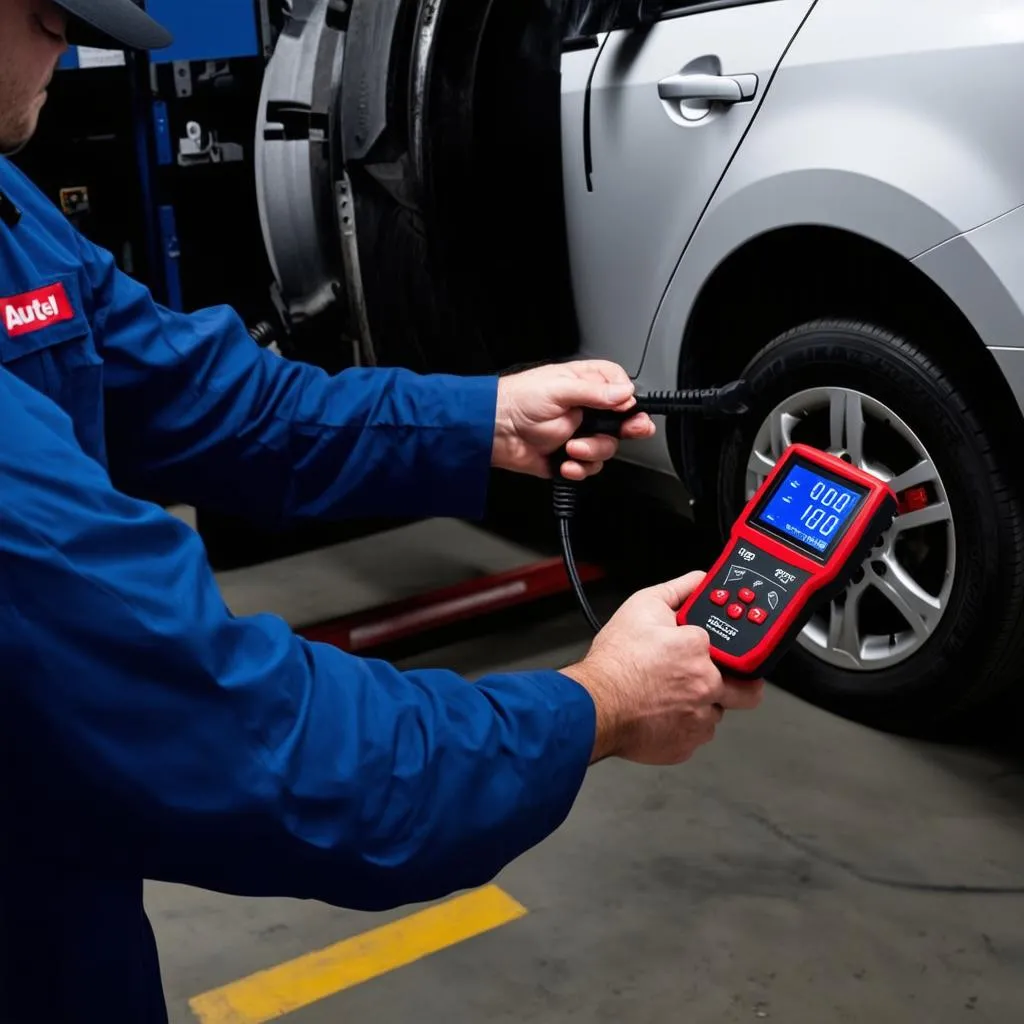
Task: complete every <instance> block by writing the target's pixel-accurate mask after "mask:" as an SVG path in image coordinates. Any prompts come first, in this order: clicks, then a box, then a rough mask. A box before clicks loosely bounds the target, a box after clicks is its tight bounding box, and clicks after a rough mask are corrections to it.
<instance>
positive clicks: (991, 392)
mask: <svg viewBox="0 0 1024 1024" xmlns="http://www.w3.org/2000/svg"><path fill="white" fill-rule="evenodd" d="M990 273H991V275H992V276H993V279H994V272H993V271H991V269H990ZM1000 289H1001V286H1000ZM737 295H741V296H742V298H743V301H742V302H737V301H736V296H737ZM822 316H829V317H850V318H857V319H865V320H871V321H872V322H874V323H875V324H877V325H878V326H880V327H883V328H887V329H889V330H891V331H893V332H895V333H903V334H910V335H911V336H913V337H915V338H916V339H917V341H918V343H919V344H921V345H922V346H923V347H924V348H926V349H927V351H928V352H929V354H930V355H932V356H934V357H935V358H936V359H937V360H939V361H940V362H943V363H944V364H945V365H952V366H958V370H957V373H958V376H959V377H962V378H964V379H963V380H962V381H961V383H962V384H963V386H964V387H965V388H967V389H968V390H969V392H970V393H971V394H972V395H973V396H975V397H976V398H977V400H978V401H979V402H982V403H984V408H985V419H986V420H987V421H989V422H992V421H993V420H995V421H996V422H997V423H1012V424H1013V425H1014V427H1015V428H1020V427H1024V416H1022V413H1021V407H1020V405H1019V404H1018V402H1017V399H1016V398H1015V396H1014V394H1013V391H1012V390H1011V387H1010V385H1009V383H1008V381H1007V379H1006V377H1005V376H1004V374H1003V373H1002V371H1001V370H1000V367H999V365H998V363H997V362H996V359H995V357H994V356H993V354H992V352H991V351H990V350H989V349H988V347H987V345H986V342H985V340H983V338H982V337H981V335H980V334H979V333H978V331H977V330H976V329H975V327H974V325H973V324H972V323H971V321H970V320H969V318H968V317H967V316H966V315H965V313H964V312H963V310H962V309H961V307H960V306H959V305H958V304H957V302H956V301H954V299H953V298H952V297H951V295H950V294H949V293H948V292H947V291H946V290H944V289H943V288H942V287H940V285H939V284H937V283H936V282H935V281H934V280H933V279H932V278H931V277H930V276H929V275H928V274H927V273H925V272H924V270H922V269H921V268H919V267H918V266H916V265H915V264H914V262H912V260H911V259H909V258H907V257H906V256H905V255H904V254H902V253H900V252H897V251H895V250H894V249H892V248H889V247H887V246H886V245H884V244H882V243H881V242H879V241H877V240H875V239H872V238H869V237H866V236H864V235H862V234H858V233H856V232H853V231H850V230H847V229H845V228H839V227H834V226H825V225H822V224H815V223H803V224H791V225H788V226H785V227H778V228H773V229H769V230H767V231H764V232H762V233H760V234H758V235H756V236H754V237H752V238H749V239H748V240H746V241H745V242H744V243H743V244H741V245H739V246H738V247H737V248H735V249H733V250H732V251H731V252H729V253H728V255H727V256H726V257H725V258H724V259H723V260H721V262H719V263H718V265H717V266H716V267H715V268H714V270H713V271H712V273H711V274H710V275H709V276H708V277H707V278H706V280H705V281H704V282H703V284H702V286H701V287H700V289H699V291H698V292H697V294H696V297H695V300H694V301H693V303H692V305H691V307H690V311H689V315H688V317H687V319H686V325H685V329H684V331H683V335H682V340H681V344H680V346H679V348H678V364H677V380H678V384H679V386H680V387H703V386H708V385H712V384H719V383H723V382H724V381H726V380H729V379H732V378H734V377H736V376H738V375H739V374H740V373H741V372H742V370H743V367H744V366H745V365H746V363H747V362H748V361H749V359H750V358H751V357H752V356H753V355H754V354H755V353H756V352H757V351H758V350H759V349H760V348H761V347H762V346H763V345H765V344H767V343H768V342H769V341H770V340H771V339H772V338H773V337H775V336H776V335H778V334H780V333H782V332H783V331H784V330H786V329H787V328H790V327H794V326H797V325H798V324H800V323H803V322H806V321H808V320H812V319H816V318H818V317H822ZM965 357H969V358H965ZM968 366H969V367H970V369H969V371H967V370H966V368H967V367H968ZM716 429H718V428H717V427H716V425H715V424H714V423H713V422H712V421H700V420H694V421H693V422H692V423H690V422H688V423H687V429H685V430H681V429H674V430H671V431H670V433H669V438H668V442H669V448H670V452H669V454H670V458H671V459H672V463H673V465H674V467H675V470H676V472H677V473H678V475H679V476H680V477H681V479H682V480H683V481H684V483H685V485H686V487H687V490H688V491H689V493H690V494H691V496H692V497H693V498H694V500H695V501H696V502H698V503H699V502H701V501H702V499H704V498H705V497H707V494H706V491H705V487H704V483H705V481H707V480H709V479H712V476H711V474H713V472H714V467H715V461H716V457H715V451H716V448H717V445H716V443H715V442H716V434H715V431H716ZM1008 433H1013V431H1010V432H1008ZM1018 436H1019V432H1018Z"/></svg>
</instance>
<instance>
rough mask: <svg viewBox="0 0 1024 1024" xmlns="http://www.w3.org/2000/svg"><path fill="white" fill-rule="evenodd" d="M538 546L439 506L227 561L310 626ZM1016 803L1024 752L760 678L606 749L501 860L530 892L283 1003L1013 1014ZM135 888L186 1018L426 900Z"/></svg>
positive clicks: (1017, 911)
mask: <svg viewBox="0 0 1024 1024" xmlns="http://www.w3.org/2000/svg"><path fill="white" fill-rule="evenodd" d="M382 551H383V557H384V558H386V559H387V560H388V563H389V565H390V566H391V568H390V570H389V575H388V581H387V585H386V586H384V587H383V588H382V587H380V586H378V585H375V584H373V583H372V582H371V580H370V576H371V564H372V562H373V561H375V559H376V557H377V555H378V554H380V553H381V552H382ZM532 557H534V556H533V555H532V554H531V552H530V551H529V550H526V549H524V548H520V547H517V546H515V545H512V544H509V543H506V542H503V541H499V540H497V539H495V538H493V537H491V536H489V535H488V534H486V533H483V532H482V531H479V530H475V529H473V528H470V527H467V526H465V525H462V524H456V523H449V522H439V523H431V524H423V525H418V526H415V527H408V528H405V529H403V530H400V531H397V532H396V533H392V534H388V535H386V536H385V537H382V538H375V539H369V540H364V541H358V542H355V543H353V544H349V545H346V546H344V547H341V548H338V549H332V550H330V551H328V552H322V553H319V554H317V555H304V556H299V557H297V558H293V559H288V560H286V561H283V562H280V563H276V564H273V565H267V566H262V567H258V568H255V569H248V570H239V571H236V572H232V573H226V574H224V575H223V576H222V577H221V581H222V586H223V588H224V592H225V595H226V597H227V600H228V602H229V604H231V605H232V607H233V608H234V609H235V610H236V611H238V612H240V613H245V612H250V611H263V610H272V611H277V612H279V613H281V614H283V615H284V616H285V617H286V618H288V619H289V620H290V621H292V622H293V623H295V624H299V623H304V622H309V621H311V620H316V619H319V618H322V617H326V616H330V615H335V614H340V613H343V612H345V611H348V610H354V609H357V608H361V607H365V606H368V605H371V604H376V603H378V602H380V601H383V600H390V599H393V598H395V597H400V596H403V595H404V594H407V593H413V592H417V591H419V590H423V589H429V588H431V587H434V586H438V585H442V584H446V583H451V582H454V581H456V580H459V579H464V578H466V577H468V576H471V575H474V574H476V573H486V572H490V571H497V570H501V569H505V568H508V567H510V566H512V565H515V564H518V563H522V562H527V561H530V560H531V559H532ZM396 566H399V567H400V568H397V569H396V568H395V567H396ZM586 642H587V632H586V627H585V625H584V624H583V623H582V620H581V619H580V618H579V616H578V615H577V613H576V612H575V611H574V610H572V609H571V608H570V609H568V610H566V611H565V612H564V613H562V612H559V613H558V614H555V615H552V616H551V617H550V618H549V619H548V620H547V621H545V622H543V623H542V624H540V625H535V626H532V627H530V629H529V630H523V629H522V628H521V627H520V628H518V629H517V628H516V626H515V624H511V625H509V626H507V627H506V628H504V629H502V630H496V631H493V632H490V633H489V634H488V635H487V636H486V637H481V638H478V639H474V640H467V641H463V642H458V643H453V644H452V645H450V646H449V647H447V648H445V649H443V650H437V651H432V652H430V654H428V655H418V656H416V657H414V658H409V659H407V660H406V661H404V662H401V664H406V665H412V664H423V665H446V666H449V667H452V668H456V669H459V670H461V671H463V672H464V673H466V674H467V675H470V676H476V675H480V674H482V673H484V672H487V671H491V670H494V669H506V668H518V667H528V666H537V665H549V666H550V665H554V666H557V665H560V664H564V663H566V662H567V661H568V660H570V659H573V658H575V657H578V656H579V655H580V654H581V653H582V652H583V651H584V650H585V646H586ZM1022 808H1024V759H1021V760H1016V761H1014V760H1007V759H1006V758H1005V757H1004V756H1002V755H1000V754H998V753H995V752H993V751H992V750H977V749H957V748H943V747H936V746H930V745H926V744H921V743H915V742H908V741H905V740H900V739H896V738H893V737H889V736H884V735H881V734H878V733H875V732H871V731H869V730H866V729H863V728H860V727H858V726H855V725H852V724H850V723H847V722H845V721H842V720H839V719H836V718H834V717H832V716H829V715H827V714H823V713H822V712H820V711H818V710H816V709H814V708H811V707H808V706H806V705H804V704H802V703H800V702H798V701H796V700H794V699H793V698H791V697H789V696H788V695H786V694H785V693H783V692H782V691H779V690H777V689H774V688H772V689H770V690H769V692H768V693H767V695H766V700H765V703H764V706H763V707H762V709H761V710H760V711H758V712H756V713H754V714H747V715H740V714H736V715H732V716H730V717H728V718H727V720H726V723H725V724H724V726H723V728H722V730H721V732H720V734H719V737H718V739H717V740H716V742H715V743H714V744H713V745H712V746H710V747H708V748H705V749H704V751H703V752H701V753H700V754H699V755H698V757H697V758H696V759H695V760H694V761H692V762H691V763H690V764H688V765H685V766H682V767H680V768H676V769H671V770H656V769H649V768H641V767H634V766H629V765H625V764H620V763H606V764H602V765H600V766H598V767H597V768H596V769H595V770H594V771H593V772H592V775H591V776H590V778H589V780H588V782H587V784H586V786H585V788H584V791H583V794H582V796H581V798H580V800H579V803H578V804H577V806H576V808H575V810H574V812H573V814H572V815H571V816H570V819H569V821H568V822H567V823H566V825H565V826H564V827H563V828H562V830H561V831H560V832H559V833H557V834H556V835H555V836H554V837H552V838H551V839H550V840H548V841H547V842H546V843H544V844H543V845H541V846H540V847H538V848H536V849H535V850H533V851H531V852H530V853H529V854H528V855H527V856H525V857H523V858H522V859H521V860H520V861H519V862H517V863H516V864H514V865H512V866H511V867H509V868H508V869H507V871H505V872H504V873H503V874H502V876H501V877H500V878H499V879H497V884H498V885H499V886H500V887H501V889H502V890H504V892H505V893H507V894H509V895H510V896H511V897H513V898H514V899H515V900H517V901H519V903H521V904H522V906H523V907H525V909H526V914H525V915H524V916H521V917H519V918H518V919H516V920H513V921H511V922H510V923H507V924H505V925H504V926H502V927H498V928H496V929H494V930H492V931H489V932H487V933H485V934H482V935H479V936H477V937H474V938H471V939H468V940H467V941H465V942H463V943H461V944H458V945H454V946H451V947H448V948H446V949H442V950H441V951H440V952H437V953H435V954H433V955H431V956H428V957H426V958H424V959H421V960H418V961H417V962H415V963H412V964H410V965H408V966H404V967H401V968H399V969H397V970H395V971H393V972H391V973H387V974H384V975H382V976H380V977H376V978H373V979H372V980H369V981H367V982H365V983H364V984H361V985H357V986H355V987H352V988H348V989H346V990H344V991H341V992H339V993H338V994H336V995H333V996H331V997H329V998H327V999H324V1000H322V1001H319V1002H316V1003H313V1004H312V1005H308V1006H305V1007H304V1008H302V1009H299V1010H296V1011H295V1012H293V1013H290V1014H287V1015H286V1016H285V1017H283V1018H280V1019H283V1020H288V1021H294V1022H295V1024H327V1022H336V1021H370V1020H372V1021H375V1022H379V1024H392V1022H405V1021H413V1020H420V1021H422V1022H423V1024H441V1022H445V1024H447V1022H450V1021H466V1022H475V1021H488V1022H491V1021H494V1022H497V1021H501V1022H508V1024H526V1022H538V1024H539V1022H544V1024H548V1022H555V1021H565V1020H574V1021H588V1022H589V1021H593V1022H600V1021H628V1022H630V1024H667V1022H677V1021H678V1022H685V1024H712V1022H714V1024H726V1022H734V1021H735V1022H747V1021H758V1020H776V1021H784V1022H786V1024H838V1022H846V1021H851V1022H854V1021H855V1022H871V1024H885V1022H899V1024H902V1022H915V1024H916V1022H921V1024H945V1022H954V1021H956V1022H959V1021H970V1022H993V1024H995V1022H998V1024H1009V1022H1014V1021H1020V1020H1024V815H1022ZM148 907H149V910H150V914H151V916H152V920H153V924H154V928H155V930H156V934H157V939H158V942H159V945H160V950H161V956H162V962H163V968H164V976H165V985H166V992H167V997H168V1001H169V1004H170V1009H171V1019H172V1021H173V1022H174V1024H187V1022H194V1021H196V1019H197V1017H196V1015H195V1014H194V1013H193V1011H192V1010H191V1009H190V1007H189V999H190V998H192V997H194V996H197V995H199V994H200V993H204V992H207V991H208V990H211V989H215V988H218V987H219V986H222V985H225V984H227V983H229V982H233V981H235V980H237V979H240V978H244V977H247V976H249V975H251V974H253V973H254V972H257V971H260V970H263V969H266V968H270V967H272V966H274V965H276V964H279V963H281V962H283V961H287V960H290V959H291V958H294V957H300V956H303V955H304V954H308V953H310V952H312V951H314V950H317V949H320V948H323V947H326V946H330V945H332V944H334V943H337V942H338V941H339V940H342V939H345V938H347V937H351V936H355V935H358V934H360V933H362V932H364V931H366V930H368V929H370V928H374V927H377V926H379V925H381V924H382V923H384V922H388V921H392V920H395V919H398V918H401V917H404V916H405V915H408V914H410V913H412V912H413V911H414V910H418V909H422V908H407V909H406V910H403V911H401V912H395V913H393V914H384V915H368V914H360V913H351V912H347V911H340V910H333V909H330V908H327V907H323V906H319V905H316V904H307V903H303V902H299V901H289V900H267V901H263V902H259V901H251V900H246V899H237V898H233V897H224V896H219V895H215V894H210V893H205V892H199V891H193V890H188V889H183V888H180V887H177V886H169V885H151V886H150V887H149V894H148ZM229 1019H234V1018H229V1017H224V1018H223V1020H225V1021H227V1020H229Z"/></svg>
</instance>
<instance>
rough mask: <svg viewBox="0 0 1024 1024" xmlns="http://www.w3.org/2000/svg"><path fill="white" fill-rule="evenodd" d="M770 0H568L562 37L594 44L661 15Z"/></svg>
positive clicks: (695, 11)
mask: <svg viewBox="0 0 1024 1024" xmlns="http://www.w3.org/2000/svg"><path fill="white" fill-rule="evenodd" d="M772 2H774V0H568V3H567V4H566V8H565V13H564V22H563V25H564V32H563V39H564V40H565V42H566V43H568V44H570V45H569V47H568V48H570V49H572V48H574V45H573V44H582V43H584V42H586V41H589V42H591V43H592V44H594V45H596V41H595V40H594V37H595V36H597V35H600V34H601V33H602V32H620V31H623V30H628V29H635V28H641V27H643V26H645V25H651V24H653V23H654V22H656V21H660V20H662V19H664V18H678V17H682V16H683V15H687V14H699V13H700V12H701V11H714V10H717V9H719V8H722V7H744V6H746V5H748V4H761V3H772Z"/></svg>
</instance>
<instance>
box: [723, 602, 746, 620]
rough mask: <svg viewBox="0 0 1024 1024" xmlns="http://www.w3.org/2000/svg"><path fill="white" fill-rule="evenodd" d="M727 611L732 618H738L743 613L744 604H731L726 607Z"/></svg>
mask: <svg viewBox="0 0 1024 1024" xmlns="http://www.w3.org/2000/svg"><path fill="white" fill-rule="evenodd" d="M725 613H726V615H728V616H729V618H730V619H738V618H739V617H740V616H741V615H742V614H743V605H741V604H731V605H729V607H728V608H726V609H725Z"/></svg>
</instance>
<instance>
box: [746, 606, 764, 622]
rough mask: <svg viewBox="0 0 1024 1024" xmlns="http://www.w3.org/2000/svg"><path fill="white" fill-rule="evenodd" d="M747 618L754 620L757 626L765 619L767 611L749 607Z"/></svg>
mask: <svg viewBox="0 0 1024 1024" xmlns="http://www.w3.org/2000/svg"><path fill="white" fill-rule="evenodd" d="M747 618H748V619H750V621H751V622H756V623H757V624H758V625H759V626H760V625H761V623H762V622H764V620H765V619H767V618H768V613H767V612H766V611H765V610H764V609H763V608H751V609H750V611H749V612H748V613H747Z"/></svg>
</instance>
